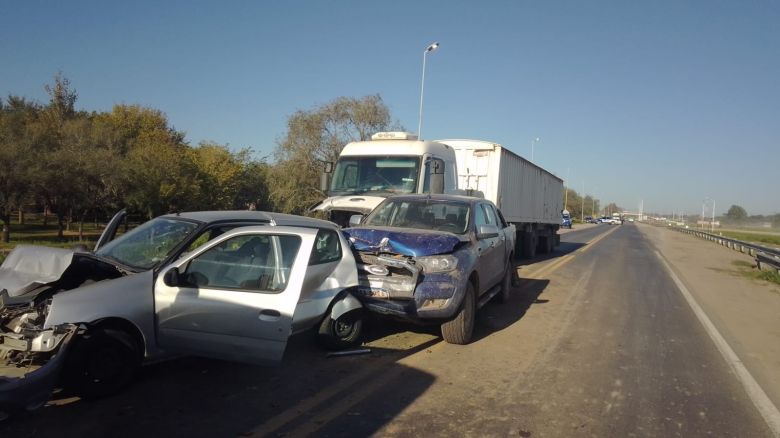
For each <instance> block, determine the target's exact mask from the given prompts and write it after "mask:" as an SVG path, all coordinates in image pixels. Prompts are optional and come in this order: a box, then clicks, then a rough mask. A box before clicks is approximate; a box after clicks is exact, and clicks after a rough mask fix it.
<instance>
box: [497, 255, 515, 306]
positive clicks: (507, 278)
mask: <svg viewBox="0 0 780 438" xmlns="http://www.w3.org/2000/svg"><path fill="white" fill-rule="evenodd" d="M512 269H514V267H513V266H512V260H511V259H510V260H507V261H506V268H504V279H503V281H501V293H499V294H498V296H499V302H501V303H506V302H508V301H509V297H510V296H511V294H512V277H513V275H512Z"/></svg>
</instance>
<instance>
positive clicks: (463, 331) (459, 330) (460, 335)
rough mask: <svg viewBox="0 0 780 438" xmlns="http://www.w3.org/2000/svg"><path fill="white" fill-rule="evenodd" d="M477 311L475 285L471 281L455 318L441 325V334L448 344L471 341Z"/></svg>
mask: <svg viewBox="0 0 780 438" xmlns="http://www.w3.org/2000/svg"><path fill="white" fill-rule="evenodd" d="M476 312H477V306H476V298H475V297H474V285H473V284H471V282H469V285H468V289H466V296H464V297H463V304H462V305H461V307H460V310H459V311H458V314H457V315H456V316H455V319H453V320H451V321H447V322H445V323H444V324H442V325H441V336H442V337H443V338H444V340H445V341H446V342H447V343H448V344H458V345H465V344H468V343H469V342H471V335H472V334H473V333H474V315H475V313H476Z"/></svg>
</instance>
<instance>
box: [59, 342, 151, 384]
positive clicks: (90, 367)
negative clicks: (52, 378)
mask: <svg viewBox="0 0 780 438" xmlns="http://www.w3.org/2000/svg"><path fill="white" fill-rule="evenodd" d="M140 364H141V355H140V353H139V351H138V346H137V344H136V342H135V341H134V340H133V338H132V337H131V336H130V335H129V334H127V333H126V332H123V331H120V330H111V329H105V330H100V329H98V330H96V331H94V332H91V333H87V334H85V335H84V336H83V337H82V338H80V339H79V342H78V343H77V344H76V345H74V349H73V351H72V352H71V353H70V354H69V357H68V362H67V364H66V369H65V378H66V386H67V387H69V388H70V389H71V390H72V391H74V392H76V393H77V394H78V395H80V396H81V397H82V398H86V399H93V398H100V397H105V396H108V395H111V394H115V393H117V392H119V391H120V390H121V389H122V388H124V387H125V386H127V385H128V384H129V383H130V382H131V381H132V380H133V376H134V375H135V372H136V370H137V369H138V367H139V365H140Z"/></svg>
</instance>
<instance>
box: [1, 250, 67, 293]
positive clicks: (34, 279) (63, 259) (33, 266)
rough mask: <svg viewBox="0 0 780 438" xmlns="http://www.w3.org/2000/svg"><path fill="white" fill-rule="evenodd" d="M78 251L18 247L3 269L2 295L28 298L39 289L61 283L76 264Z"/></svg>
mask: <svg viewBox="0 0 780 438" xmlns="http://www.w3.org/2000/svg"><path fill="white" fill-rule="evenodd" d="M73 254H74V251H73V250H70V249H62V248H48V247H42V246H31V245H17V246H16V248H14V250H13V251H11V253H10V254H8V257H6V259H5V261H3V264H2V265H0V291H2V290H3V289H5V290H6V291H7V292H8V296H10V297H17V296H20V295H24V294H25V293H27V292H28V291H30V290H32V289H35V288H36V287H38V286H40V285H43V284H46V283H51V282H54V281H57V280H59V279H60V277H62V274H63V273H64V272H65V270H66V269H67V268H68V267H69V266H70V265H71V263H72V261H73Z"/></svg>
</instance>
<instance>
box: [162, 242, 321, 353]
mask: <svg viewBox="0 0 780 438" xmlns="http://www.w3.org/2000/svg"><path fill="white" fill-rule="evenodd" d="M316 235H317V230H316V229H310V228H302V227H281V226H279V227H276V226H275V227H268V226H252V227H242V228H236V229H233V230H231V231H228V232H226V233H224V234H222V235H220V236H218V237H217V238H215V239H213V240H211V241H209V242H208V243H206V244H204V245H203V246H201V247H200V248H199V249H197V250H196V251H194V252H193V253H191V254H187V255H185V257H184V258H183V259H181V260H177V261H176V262H174V263H173V264H171V265H170V266H168V267H166V268H165V269H163V270H162V271H161V272H160V275H158V277H157V280H156V281H155V285H154V304H155V317H156V329H157V341H158V344H159V345H160V347H161V348H163V349H165V350H166V351H169V352H176V353H183V354H192V355H197V356H205V357H212V358H217V359H228V360H234V361H238V362H247V363H255V364H258V363H260V364H269V363H271V364H272V363H277V362H279V361H281V359H282V356H283V354H284V350H285V347H286V346H287V338H288V337H289V336H290V334H291V329H292V317H293V314H294V313H295V308H296V305H297V303H298V300H299V298H300V295H301V288H302V286H303V282H304V277H305V276H306V269H307V265H308V261H309V256H310V254H311V251H312V246H313V243H314V239H315V236H316Z"/></svg>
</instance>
